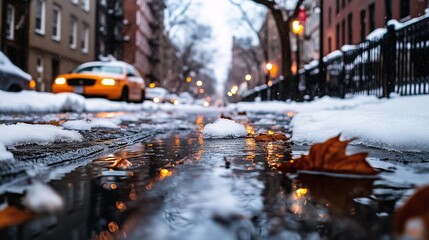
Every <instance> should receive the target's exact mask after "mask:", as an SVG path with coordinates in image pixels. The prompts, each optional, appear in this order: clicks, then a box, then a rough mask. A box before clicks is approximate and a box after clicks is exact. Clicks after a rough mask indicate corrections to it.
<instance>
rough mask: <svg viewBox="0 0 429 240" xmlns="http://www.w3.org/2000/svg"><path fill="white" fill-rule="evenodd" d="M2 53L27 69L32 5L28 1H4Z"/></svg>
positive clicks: (1, 27) (0, 42) (2, 8)
mask: <svg viewBox="0 0 429 240" xmlns="http://www.w3.org/2000/svg"><path fill="white" fill-rule="evenodd" d="M0 6H1V11H0V19H1V23H0V24H1V26H0V29H1V37H0V46H1V51H2V52H3V53H4V54H5V55H6V56H8V57H9V59H10V60H11V61H12V62H13V63H14V64H15V65H17V66H18V67H19V68H21V69H27V55H28V31H29V11H30V3H29V1H27V0H19V1H16V0H2V1H0Z"/></svg>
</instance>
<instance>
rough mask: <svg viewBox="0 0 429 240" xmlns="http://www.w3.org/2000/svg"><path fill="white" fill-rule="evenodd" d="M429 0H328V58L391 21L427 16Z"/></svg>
mask: <svg viewBox="0 0 429 240" xmlns="http://www.w3.org/2000/svg"><path fill="white" fill-rule="evenodd" d="M427 6H428V0H377V1H376V0H325V1H324V6H323V11H324V29H325V30H324V49H323V52H324V53H325V55H326V54H327V53H330V52H332V51H334V50H337V49H340V48H341V46H343V45H346V44H357V43H359V42H361V41H363V40H365V37H366V36H367V35H368V34H369V33H371V32H372V31H373V30H375V29H376V28H381V27H384V26H385V25H386V23H387V21H389V20H390V19H396V20H398V21H400V22H404V21H407V20H409V19H411V18H414V17H418V16H420V15H422V14H424V13H425V8H426V7H427Z"/></svg>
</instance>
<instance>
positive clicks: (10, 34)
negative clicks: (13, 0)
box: [6, 4, 15, 40]
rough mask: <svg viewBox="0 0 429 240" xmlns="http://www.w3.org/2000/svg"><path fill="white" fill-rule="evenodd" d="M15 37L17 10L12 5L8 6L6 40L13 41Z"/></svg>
mask: <svg viewBox="0 0 429 240" xmlns="http://www.w3.org/2000/svg"><path fill="white" fill-rule="evenodd" d="M14 37H15V8H14V7H13V6H12V5H9V4H8V5H7V12H6V38H7V39H9V40H13V38H14Z"/></svg>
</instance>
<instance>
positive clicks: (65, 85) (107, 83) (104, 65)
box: [52, 61, 146, 102]
mask: <svg viewBox="0 0 429 240" xmlns="http://www.w3.org/2000/svg"><path fill="white" fill-rule="evenodd" d="M145 90H146V87H145V83H144V80H143V78H142V77H141V76H140V74H139V73H138V71H137V70H136V69H135V68H134V66H132V65H130V64H128V63H126V62H123V61H109V62H102V61H95V62H88V63H84V64H82V65H80V66H78V67H77V68H76V69H75V70H74V71H73V72H72V73H68V74H62V75H59V76H57V77H56V78H55V80H54V82H53V85H52V92H53V93H60V92H74V93H77V94H81V95H83V96H86V97H103V98H107V99H110V100H120V101H133V102H143V100H144V99H145Z"/></svg>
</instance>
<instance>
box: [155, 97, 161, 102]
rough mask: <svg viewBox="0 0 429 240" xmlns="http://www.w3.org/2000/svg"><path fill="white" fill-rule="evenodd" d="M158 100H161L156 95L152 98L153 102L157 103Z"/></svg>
mask: <svg viewBox="0 0 429 240" xmlns="http://www.w3.org/2000/svg"><path fill="white" fill-rule="evenodd" d="M160 101H161V100H160V99H159V98H157V97H156V98H153V102H154V103H159V102H160Z"/></svg>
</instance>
